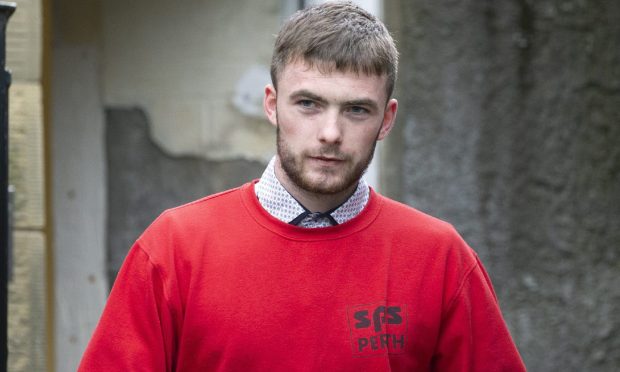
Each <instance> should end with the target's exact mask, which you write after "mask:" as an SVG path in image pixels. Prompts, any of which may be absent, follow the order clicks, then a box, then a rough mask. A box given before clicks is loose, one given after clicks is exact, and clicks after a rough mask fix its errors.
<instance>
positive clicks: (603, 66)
mask: <svg viewBox="0 0 620 372" xmlns="http://www.w3.org/2000/svg"><path fill="white" fill-rule="evenodd" d="M388 5H389V6H388V9H387V13H386V19H387V21H388V24H389V25H390V26H391V27H392V30H393V31H395V32H396V35H397V39H398V40H399V46H400V51H401V58H402V64H401V66H400V67H401V69H400V81H399V83H398V86H397V95H399V96H400V101H401V106H400V117H399V119H398V122H397V125H396V128H395V131H393V132H392V134H391V139H390V141H391V142H390V146H389V149H390V156H388V157H386V159H385V160H386V162H385V166H386V168H387V169H388V170H389V172H390V177H389V181H390V182H389V183H387V184H386V189H389V192H390V194H392V195H393V196H395V197H397V198H399V199H401V200H403V201H405V202H407V203H409V204H411V205H413V206H416V207H418V208H420V209H422V210H424V211H426V212H429V213H431V214H434V215H436V216H438V217H441V218H444V219H447V220H448V221H450V222H452V223H453V224H455V225H456V227H457V229H458V230H460V231H461V232H462V234H463V235H464V237H465V239H466V240H467V241H468V242H469V243H470V244H471V245H472V246H473V248H474V249H476V250H477V251H478V252H479V253H480V255H481V258H482V260H483V262H484V263H485V264H486V267H487V268H488V270H489V272H490V275H491V277H492V279H493V281H494V284H495V287H496V290H497V293H498V297H499V300H500V303H501V305H502V308H503V310H504V314H505V316H506V320H507V322H508V324H509V327H510V329H511V331H512V333H513V335H514V337H515V340H516V342H517V345H518V347H519V348H520V350H521V352H522V355H523V357H524V359H525V362H526V364H527V366H528V369H529V370H531V371H616V370H617V369H618V366H619V365H620V351H619V350H620V347H619V346H620V315H619V314H620V313H619V312H618V311H617V309H618V308H620V287H619V286H618V285H617V282H618V280H617V278H618V277H619V275H620V265H619V263H620V252H619V251H618V246H619V245H620V193H619V192H618V190H620V150H619V149H620V147H619V146H618V144H619V143H620V125H619V123H620V67H619V66H620V52H619V51H620V49H618V47H617V46H618V45H620V3H618V2H617V1H611V0H610V1H598V2H595V1H565V2H561V3H560V2H556V1H537V2H530V1H506V2H491V1H485V2H483V1H461V2H454V1H442V2H428V1H404V0H403V1H399V0H392V1H389V2H388Z"/></svg>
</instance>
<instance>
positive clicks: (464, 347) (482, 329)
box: [432, 257, 526, 372]
mask: <svg viewBox="0 0 620 372" xmlns="http://www.w3.org/2000/svg"><path fill="white" fill-rule="evenodd" d="M432 370H433V371H472V372H473V371H484V372H499V371H502V372H521V371H525V370H526V369H525V365H524V364H523V361H522V359H521V356H520V355H519V352H518V350H517V348H516V346H515V344H514V342H513V340H512V338H511V336H510V333H509V331H508V328H507V327H506V323H505V322H504V319H503V317H502V314H501V311H500V308H499V305H498V303H497V298H496V297H495V292H494V291H493V287H492V285H491V281H490V279H489V277H488V274H487V273H486V271H485V269H484V267H483V266H482V264H481V263H480V261H479V260H478V258H477V257H476V264H475V265H474V266H473V267H472V268H471V270H470V272H469V273H468V274H467V276H466V277H465V280H464V281H463V283H462V285H461V287H460V289H459V290H458V292H457V294H456V295H455V297H454V298H453V300H452V301H451V302H450V303H449V304H448V307H447V311H446V313H445V314H444V316H443V320H442V325H441V334H440V336H439V341H438V344H437V348H436V353H435V356H434V357H433V368H432Z"/></svg>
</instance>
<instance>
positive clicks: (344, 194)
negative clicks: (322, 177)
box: [275, 159, 357, 212]
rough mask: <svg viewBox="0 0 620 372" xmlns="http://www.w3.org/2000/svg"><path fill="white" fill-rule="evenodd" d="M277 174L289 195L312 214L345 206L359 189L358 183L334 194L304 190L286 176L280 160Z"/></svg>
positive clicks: (276, 170)
mask: <svg viewBox="0 0 620 372" xmlns="http://www.w3.org/2000/svg"><path fill="white" fill-rule="evenodd" d="M275 173H276V178H277V179H278V181H280V183H281V184H282V186H283V187H284V188H285V189H286V191H288V193H289V194H291V195H292V196H293V198H295V199H296V200H297V201H298V202H299V203H301V204H302V205H303V206H304V207H306V208H307V209H308V210H309V211H310V212H327V211H329V210H331V209H334V208H336V207H338V206H339V205H341V204H343V203H344V202H345V201H346V200H347V199H348V198H349V197H350V196H351V195H352V194H353V192H355V189H356V188H357V183H355V184H353V185H351V186H350V187H349V188H347V189H345V190H343V191H340V192H337V193H333V194H331V193H330V194H326V193H316V192H311V191H308V190H304V189H302V188H301V187H299V186H297V185H296V184H295V183H294V182H293V181H291V179H290V178H289V177H288V176H287V175H286V172H284V169H282V166H281V165H280V160H279V159H278V160H277V161H276V164H275Z"/></svg>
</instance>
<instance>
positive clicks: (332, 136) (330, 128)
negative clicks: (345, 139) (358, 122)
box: [318, 112, 342, 143]
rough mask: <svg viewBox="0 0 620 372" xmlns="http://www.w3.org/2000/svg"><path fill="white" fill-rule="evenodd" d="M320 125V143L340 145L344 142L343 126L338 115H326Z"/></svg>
mask: <svg viewBox="0 0 620 372" xmlns="http://www.w3.org/2000/svg"><path fill="white" fill-rule="evenodd" d="M319 125H320V127H319V132H318V139H319V141H321V142H323V143H340V142H341V141H342V126H341V123H340V120H339V116H338V113H336V112H334V113H331V112H330V113H326V115H325V117H324V118H323V120H322V121H321V123H320V124H319Z"/></svg>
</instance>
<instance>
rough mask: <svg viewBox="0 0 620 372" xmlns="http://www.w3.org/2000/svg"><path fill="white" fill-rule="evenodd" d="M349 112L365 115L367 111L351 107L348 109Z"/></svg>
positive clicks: (358, 107) (359, 107)
mask: <svg viewBox="0 0 620 372" xmlns="http://www.w3.org/2000/svg"><path fill="white" fill-rule="evenodd" d="M349 111H350V112H352V113H354V114H367V113H368V110H367V109H365V108H363V107H361V106H351V107H350V108H349Z"/></svg>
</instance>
